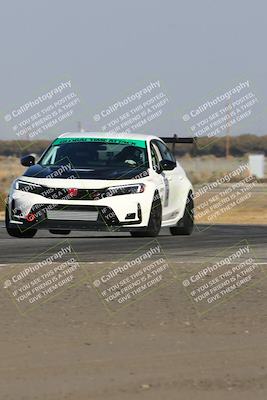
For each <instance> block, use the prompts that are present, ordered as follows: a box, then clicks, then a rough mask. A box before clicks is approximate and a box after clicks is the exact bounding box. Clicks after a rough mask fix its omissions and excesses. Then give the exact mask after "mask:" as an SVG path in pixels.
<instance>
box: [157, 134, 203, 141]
mask: <svg viewBox="0 0 267 400" xmlns="http://www.w3.org/2000/svg"><path fill="white" fill-rule="evenodd" d="M161 139H162V140H163V141H164V142H165V143H195V142H196V139H197V138H196V137H179V136H177V135H176V134H174V135H173V136H167V137H161Z"/></svg>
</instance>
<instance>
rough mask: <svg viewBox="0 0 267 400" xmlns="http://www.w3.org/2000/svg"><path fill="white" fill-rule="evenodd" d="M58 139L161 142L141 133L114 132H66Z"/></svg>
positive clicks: (155, 137) (154, 137) (156, 137)
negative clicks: (153, 140) (87, 138)
mask: <svg viewBox="0 0 267 400" xmlns="http://www.w3.org/2000/svg"><path fill="white" fill-rule="evenodd" d="M58 137H59V138H63V137H65V138H71V137H73V138H86V137H91V138H97V139H99V138H108V139H132V140H146V141H150V140H152V139H158V140H161V139H160V138H159V137H158V136H153V135H144V134H141V133H127V132H121V133H116V132H112V133H109V132H66V133H63V134H62V135H60V136H58ZM161 141H162V140H161Z"/></svg>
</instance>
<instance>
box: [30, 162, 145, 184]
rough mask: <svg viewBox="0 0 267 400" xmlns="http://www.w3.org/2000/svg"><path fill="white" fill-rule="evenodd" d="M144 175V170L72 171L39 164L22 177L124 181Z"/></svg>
mask: <svg viewBox="0 0 267 400" xmlns="http://www.w3.org/2000/svg"><path fill="white" fill-rule="evenodd" d="M142 172H143V173H144V172H145V169H144V168H118V169H110V168H101V169H100V168H97V169H93V168H92V169H83V168H80V169H78V168H77V169H74V168H70V167H68V166H55V167H50V166H49V167H43V166H42V165H40V164H36V165H33V166H31V167H29V168H28V169H27V170H26V171H25V172H24V174H23V176H27V177H34V178H51V179H68V178H74V179H75V178H76V179H94V180H95V179H100V180H124V179H127V180H128V179H134V178H136V177H137V176H138V175H139V174H140V173H142Z"/></svg>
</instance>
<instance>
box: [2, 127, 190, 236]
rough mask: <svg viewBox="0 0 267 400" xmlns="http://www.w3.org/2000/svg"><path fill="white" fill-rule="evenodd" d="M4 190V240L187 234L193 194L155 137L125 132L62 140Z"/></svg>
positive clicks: (26, 160)
mask: <svg viewBox="0 0 267 400" xmlns="http://www.w3.org/2000/svg"><path fill="white" fill-rule="evenodd" d="M21 163H22V165H24V166H27V167H28V168H27V170H26V171H25V172H24V174H23V175H22V176H20V177H19V178H18V179H16V180H15V181H14V182H13V183H12V187H11V190H10V193H9V195H8V201H7V205H6V229H7V232H8V233H9V235H11V236H15V237H20V238H25V237H27V238H29V237H33V236H34V235H35V234H36V232H37V230H38V229H48V230H49V231H50V232H51V233H55V234H68V233H69V232H70V231H71V230H106V231H112V232H114V231H128V232H130V233H131V235H132V236H134V237H141V236H157V235H158V233H159V231H160V228H161V227H169V228H170V232H171V234H172V235H190V234H191V233H192V231H193V227H194V204H193V188H192V185H191V183H190V181H189V180H188V178H187V176H186V174H185V172H184V170H183V168H182V167H181V166H180V165H179V163H178V162H177V161H176V160H175V158H174V156H173V155H172V153H171V152H170V151H169V149H168V147H167V146H166V144H165V143H164V141H163V140H161V139H160V138H159V137H156V136H148V135H139V134H129V133H122V134H118V133H85V132H83V133H81V132H78V133H65V134H63V135H61V136H59V137H58V138H57V139H56V140H54V141H53V143H52V144H51V145H50V147H49V148H48V149H47V150H46V151H45V152H44V154H43V155H42V156H41V158H40V160H39V161H38V162H35V158H34V156H33V155H28V156H25V157H23V158H22V159H21Z"/></svg>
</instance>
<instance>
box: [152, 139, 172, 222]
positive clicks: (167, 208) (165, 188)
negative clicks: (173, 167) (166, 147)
mask: <svg viewBox="0 0 267 400" xmlns="http://www.w3.org/2000/svg"><path fill="white" fill-rule="evenodd" d="M151 156H152V164H153V156H154V157H155V160H156V161H155V165H156V168H154V167H153V169H155V170H156V172H157V173H158V175H159V177H160V178H161V181H162V184H163V185H162V190H161V202H162V211H163V212H162V217H163V220H168V219H169V218H170V214H171V212H172V211H171V204H170V184H171V174H169V172H171V171H162V170H161V167H160V164H159V163H160V161H161V160H163V158H162V155H161V152H160V149H159V146H158V144H157V142H156V141H155V140H152V141H151Z"/></svg>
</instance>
